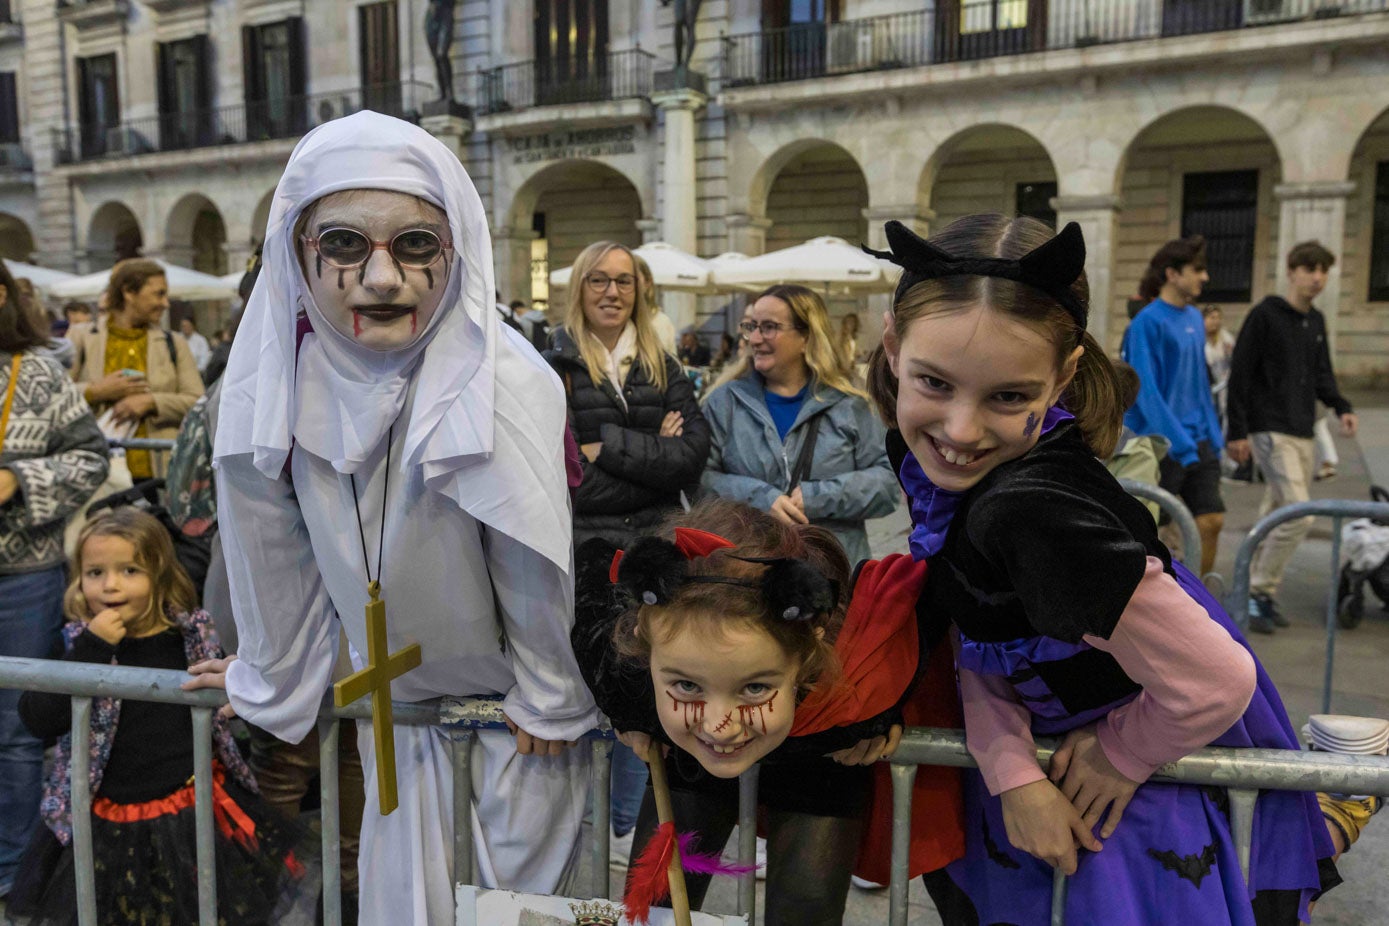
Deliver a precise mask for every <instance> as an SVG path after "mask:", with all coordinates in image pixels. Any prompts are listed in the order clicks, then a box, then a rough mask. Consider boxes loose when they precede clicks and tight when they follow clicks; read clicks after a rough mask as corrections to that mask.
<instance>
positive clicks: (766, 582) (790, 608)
mask: <svg viewBox="0 0 1389 926" xmlns="http://www.w3.org/2000/svg"><path fill="white" fill-rule="evenodd" d="M735 546H736V545H735V544H734V543H733V542H732V541H730V540H727V539H725V538H723V537H720V536H719V535H718V534H711V533H709V532H708V531H701V530H694V529H692V528H687V527H677V528H676V529H675V542H674V543H671V542H670V541H669V540H663V539H661V538H660V537H643V538H642V539H640V540H638V541H637V542H636V543H634V544H632V548H631V549H630V550H627V551H622V550H618V551H617V554H616V555H615V556H613V561H612V566H611V567H609V569H608V579H609V581H611V582H612V583H613V584H615V585H618V586H620V587H622V588H624V589H626V590H627V592H629V593H630V594H631V595H632V597H633V598H635V599H636V600H637V601H640V602H642V603H643V604H665V603H666V602H668V601H670V599H671V598H673V597H674V596H675V593H676V592H677V591H678V590H679V588H680V586H682V585H684V584H686V583H688V582H709V583H717V584H720V585H739V586H742V587H744V588H751V589H756V590H758V591H760V592H761V593H762V599H763V601H765V602H766V603H767V608H768V610H769V611H770V612H771V613H772V614H773V615H775V616H777V617H779V618H781V619H782V620H787V621H808V620H810V619H812V618H814V617H816V616H817V615H820V614H824V613H826V612H829V611H833V610H834V607H835V605H836V604H837V603H838V601H839V586H838V583H837V582H834V581H831V580H830V579H827V578H826V577H825V576H824V574H823V573H821V572H820V570H818V569H816V568H815V567H814V566H811V565H810V564H809V563H807V562H806V561H805V560H800V559H793V558H791V557H787V556H781V557H767V556H736V557H734V558H735V559H740V560H742V561H743V562H747V563H757V564H758V565H762V566H766V567H767V568H766V570H765V571H764V572H763V573H762V577H761V578H760V579H737V578H734V577H732V576H707V575H705V576H699V575H697V576H692V575H690V574H689V572H690V568H689V564H690V560H692V559H698V558H700V557H704V556H708V555H709V554H711V553H713V552H714V551H715V550H722V549H732V548H734V547H735Z"/></svg>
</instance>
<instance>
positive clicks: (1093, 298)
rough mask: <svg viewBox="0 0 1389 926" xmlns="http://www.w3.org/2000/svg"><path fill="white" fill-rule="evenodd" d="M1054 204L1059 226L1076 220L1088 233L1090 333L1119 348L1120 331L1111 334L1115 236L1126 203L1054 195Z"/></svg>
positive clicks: (1110, 347) (1105, 345)
mask: <svg viewBox="0 0 1389 926" xmlns="http://www.w3.org/2000/svg"><path fill="white" fill-rule="evenodd" d="M1051 207H1052V208H1053V209H1055V210H1056V227H1057V228H1058V229H1060V228H1065V227H1066V223H1068V222H1076V223H1078V224H1079V225H1080V230H1081V231H1082V232H1083V233H1084V234H1085V276H1086V278H1087V280H1088V281H1089V283H1090V326H1089V327H1090V334H1091V335H1093V336H1094V338H1095V340H1096V341H1099V342H1100V346H1101V347H1103V348H1104V349H1105V350H1107V351H1110V352H1113V351H1116V350H1118V347H1119V338H1118V335H1120V334H1122V332H1120V331H1116V332H1113V335H1114V336H1113V337H1111V332H1110V324H1109V323H1110V319H1111V317H1112V316H1113V314H1114V238H1115V232H1116V230H1117V228H1118V224H1119V223H1118V221H1117V215H1118V212H1119V210H1120V209H1121V208H1123V206H1122V204H1121V203H1120V201H1119V197H1117V196H1113V195H1109V194H1101V195H1098V196H1054V197H1052V200H1051Z"/></svg>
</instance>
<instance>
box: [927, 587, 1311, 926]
mask: <svg viewBox="0 0 1389 926" xmlns="http://www.w3.org/2000/svg"><path fill="white" fill-rule="evenodd" d="M1173 569H1174V571H1175V573H1176V578H1177V582H1178V584H1180V585H1181V587H1182V589H1183V590H1185V591H1186V593H1187V594H1188V595H1190V596H1191V598H1192V599H1193V600H1195V601H1196V602H1197V603H1198V604H1200V605H1201V606H1202V607H1204V608H1205V609H1206V611H1207V612H1208V613H1209V614H1210V616H1211V619H1212V620H1214V621H1216V622H1217V623H1218V624H1220V625H1221V626H1222V627H1224V628H1225V629H1226V630H1227V631H1229V633H1230V636H1231V637H1233V638H1234V639H1235V640H1236V641H1237V642H1238V643H1239V644H1240V645H1241V646H1244V647H1245V648H1246V649H1248V643H1247V642H1245V639H1244V637H1243V635H1242V634H1241V633H1240V632H1239V629H1238V628H1237V627H1236V626H1235V624H1234V622H1233V621H1231V620H1230V618H1229V616H1228V615H1226V613H1225V611H1224V609H1223V608H1222V607H1221V606H1220V604H1219V603H1218V602H1217V601H1216V600H1215V599H1214V598H1213V597H1211V595H1210V593H1209V592H1207V591H1206V589H1205V586H1203V585H1202V584H1201V582H1200V581H1199V580H1198V579H1197V578H1196V577H1195V576H1194V575H1192V574H1191V572H1190V571H1188V570H1187V569H1186V568H1185V567H1183V566H1182V565H1181V564H1173ZM1083 648H1086V647H1085V644H1083V643H1081V644H1076V645H1072V644H1066V643H1061V642H1060V641H1056V640H1050V639H1047V638H1037V639H1033V640H1018V641H1010V642H1008V643H1001V644H991V643H990V644H983V643H978V642H975V641H965V642H964V645H963V647H962V650H961V654H960V664H961V665H962V666H965V667H966V668H970V669H972V670H974V671H976V672H982V673H985V674H994V675H1005V676H1008V675H1014V674H1017V673H1019V672H1020V670H1025V669H1026V668H1028V666H1030V665H1035V664H1036V662H1037V661H1039V660H1041V661H1046V660H1047V659H1048V658H1051V659H1057V658H1064V657H1065V656H1068V655H1072V654H1074V653H1075V652H1076V651H1077V650H1078V649H1083ZM1251 655H1252V653H1251ZM1255 665H1256V667H1257V671H1258V684H1257V687H1256V689H1255V692H1254V697H1253V699H1252V701H1251V702H1250V704H1249V707H1248V708H1247V709H1246V710H1245V712H1244V716H1243V717H1242V718H1241V719H1240V720H1239V721H1238V722H1237V723H1236V724H1235V725H1234V726H1232V727H1231V728H1230V729H1229V730H1227V731H1226V732H1225V733H1224V734H1223V735H1221V736H1220V737H1218V738H1217V739H1216V740H1214V741H1213V742H1212V743H1211V744H1210V745H1212V746H1228V747H1236V748H1238V747H1258V748H1265V749H1292V750H1297V749H1299V748H1300V746H1299V744H1298V741H1297V737H1296V735H1295V734H1294V732H1293V727H1292V724H1291V723H1290V722H1289V720H1288V715H1287V711H1286V710H1284V708H1283V702H1282V699H1281V698H1279V696H1278V691H1277V690H1276V689H1275V688H1274V686H1273V682H1272V681H1271V680H1270V679H1269V677H1268V673H1266V672H1265V671H1264V668H1263V666H1262V665H1260V664H1259V662H1258V659H1257V658H1256V659H1255ZM1021 675H1022V676H1024V677H1026V676H1030V675H1032V673H1029V672H1025V671H1022V672H1021ZM1027 684H1029V685H1032V686H1035V685H1036V684H1038V681H1037V680H1036V679H1035V678H1034V679H1032V680H1031V681H1029V682H1028V683H1027ZM1025 694H1026V695H1027V700H1026V701H1025V702H1024V703H1026V704H1027V705H1028V706H1029V708H1031V709H1032V710H1033V711H1034V721H1035V722H1034V732H1036V733H1039V734H1042V733H1045V734H1056V733H1061V732H1064V731H1065V730H1068V729H1074V728H1076V727H1079V726H1083V725H1085V724H1086V723H1090V722H1092V721H1093V720H1094V719H1095V715H1094V714H1095V712H1087V713H1086V714H1085V715H1084V716H1075V717H1069V718H1068V717H1066V716H1064V710H1060V711H1059V710H1058V709H1059V706H1060V705H1059V701H1058V700H1056V699H1054V698H1052V699H1048V698H1046V696H1045V694H1044V693H1042V692H1039V691H1032V690H1029V691H1028V692H1025ZM1108 709H1112V707H1111V708H1108ZM1225 805H1226V800H1225V794H1224V792H1223V789H1219V788H1210V787H1203V786H1199V785H1184V784H1164V783H1157V782H1154V783H1149V784H1145V785H1142V786H1140V787H1139V788H1138V790H1137V791H1136V792H1135V793H1134V796H1133V799H1132V801H1131V802H1130V803H1129V805H1128V807H1127V808H1126V809H1125V811H1124V819H1123V820H1122V822H1120V824H1119V827H1118V829H1116V830H1115V831H1114V834H1113V835H1112V836H1110V837H1109V838H1108V839H1107V840H1104V843H1105V847H1104V851H1102V852H1096V853H1092V852H1086V851H1082V852H1081V853H1080V861H1079V866H1078V868H1077V870H1076V873H1075V875H1074V876H1072V877H1071V878H1070V883H1069V887H1068V890H1067V895H1066V923H1067V924H1068V926H1081V924H1090V923H1094V924H1100V923H1103V924H1105V926H1148V924H1154V923H1184V924H1185V923H1189V924H1193V926H1194V924H1198V923H1199V924H1201V926H1223V924H1229V926H1267V924H1268V923H1269V922H1274V921H1280V922H1291V921H1292V920H1294V919H1302V920H1304V921H1306V919H1307V903H1308V901H1309V900H1312V899H1314V898H1315V897H1316V896H1317V895H1318V894H1319V893H1321V892H1322V891H1323V890H1327V889H1330V888H1331V887H1332V886H1334V884H1333V883H1324V882H1334V881H1335V880H1337V879H1336V876H1335V874H1334V867H1331V866H1330V864H1329V861H1326V862H1324V861H1322V860H1329V859H1330V857H1331V855H1332V846H1331V840H1330V837H1329V836H1328V835H1327V832H1326V825H1325V823H1324V822H1323V821H1322V816H1321V811H1320V809H1319V808H1318V806H1317V800H1316V795H1315V794H1311V793H1307V792H1300V791H1265V792H1263V793H1262V794H1261V795H1260V796H1259V799H1258V803H1257V804H1256V805H1255V811H1254V834H1253V846H1252V851H1251V854H1250V879H1249V884H1248V885H1247V886H1246V884H1245V881H1244V877H1243V876H1242V875H1241V873H1240V867H1239V858H1238V856H1237V855H1236V853H1235V842H1234V837H1233V835H1232V833H1231V828H1230V821H1229V817H1228V811H1227V808H1226V806H1225ZM965 818H966V820H965V844H966V848H965V857H964V858H963V859H961V860H960V861H958V862H955V863H954V864H952V865H950V866H949V867H948V868H947V869H946V873H947V875H948V877H949V881H950V882H952V884H951V885H949V887H950V890H951V891H953V892H956V893H957V894H958V893H962V894H963V895H964V898H967V900H968V903H967V904H965V906H966V907H968V906H972V907H973V912H974V914H975V915H976V916H977V919H976V920H973V921H974V922H977V923H980V924H994V923H998V924H1016V926H1046V924H1048V923H1050V921H1051V919H1050V917H1051V895H1052V868H1051V866H1050V865H1047V864H1046V863H1044V862H1041V861H1038V860H1037V859H1035V858H1033V857H1032V856H1030V855H1028V854H1027V853H1025V852H1021V851H1019V850H1017V849H1014V848H1013V847H1012V845H1010V844H1009V842H1008V834H1007V831H1006V830H1005V828H1004V825H1003V815H1002V808H1001V804H1000V802H999V800H998V798H995V797H991V796H990V795H989V793H988V790H987V789H986V788H985V787H984V783H983V779H982V778H981V777H980V776H979V773H978V772H977V771H974V772H970V773H969V774H967V775H966V778H965ZM1095 829H1096V833H1097V834H1098V831H1099V826H1096V828H1095ZM1323 872H1325V875H1324V874H1323ZM938 886H939V885H938ZM957 889H958V890H957ZM932 893H933V894H936V893H937V891H936V890H935V889H933V891H932ZM1256 895H1262V896H1256ZM962 899H963V898H962ZM952 906H958V905H957V904H952ZM1275 911H1277V912H1276V913H1275ZM969 920H970V917H969V916H968V915H965V916H964V917H962V919H961V920H960V921H969ZM946 921H947V922H955V919H954V918H953V917H949V916H947V918H946Z"/></svg>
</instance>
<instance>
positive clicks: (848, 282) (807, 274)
mask: <svg viewBox="0 0 1389 926" xmlns="http://www.w3.org/2000/svg"><path fill="white" fill-rule="evenodd" d="M713 277H714V283H715V284H716V285H718V286H729V287H737V286H772V285H774V284H776V283H801V284H804V285H806V286H813V287H816V288H819V289H824V290H826V291H830V292H885V291H887V290H889V289H891V288H892V287H893V285H894V283H895V278H889V276H888V274H887V273H886V272H885V271H884V262H883V261H879V260H878V259H877V258H875V257H873V256H871V255H869V254H865V253H864V252H863V250H862V249H861V248H859V247H856V246H855V245H852V244H849V243H848V242H847V241H845V240H844V239H843V238H833V237H829V236H826V237H823V238H812V239H810V240H809V241H807V242H805V243H804V244H798V245H795V246H794V247H789V248H782V249H781V250H780V251H771V252H769V253H767V254H761V255H758V256H757V257H748V258H745V259H743V260H732V259H730V260H726V261H723V262H721V263H719V264H718V265H716V266H715V267H714V273H713Z"/></svg>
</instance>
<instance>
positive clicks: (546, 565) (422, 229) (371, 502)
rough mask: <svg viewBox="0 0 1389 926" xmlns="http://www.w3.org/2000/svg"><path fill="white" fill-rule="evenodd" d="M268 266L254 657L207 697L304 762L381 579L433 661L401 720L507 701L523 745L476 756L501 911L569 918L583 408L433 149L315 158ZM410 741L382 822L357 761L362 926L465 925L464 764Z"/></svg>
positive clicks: (412, 140)
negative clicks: (529, 905) (497, 300)
mask: <svg viewBox="0 0 1389 926" xmlns="http://www.w3.org/2000/svg"><path fill="white" fill-rule="evenodd" d="M263 256H264V266H263V269H262V271H261V276H260V279H259V281H258V282H257V284H256V288H255V291H254V292H253V293H252V295H251V298H250V301H249V304H248V305H247V308H246V313H245V317H244V319H243V320H242V323H241V328H240V330H239V332H238V335H237V339H236V345H235V347H234V348H233V350H232V354H231V360H230V362H229V363H228V365H227V371H226V374H225V376H224V378H223V384H224V385H223V387H222V406H221V415H220V420H219V422H218V427H217V435H216V439H215V454H214V455H215V460H216V466H217V492H218V520H219V522H220V524H221V536H222V539H223V544H224V547H225V555H226V560H227V565H228V574H229V579H230V585H231V591H232V598H233V609H234V611H235V617H236V624H237V629H238V632H239V634H240V652H239V659H237V660H235V661H232V662H230V663H229V664H227V665H226V666H225V667H222V666H217V667H207V670H206V671H207V672H208V674H211V675H213V676H217V675H218V674H220V673H219V670H221V669H223V668H224V669H225V686H226V689H227V693H228V695H229V697H230V701H231V705H232V707H233V708H235V710H236V712H237V713H238V714H240V715H241V716H242V717H245V718H246V719H247V720H249V721H250V722H252V723H254V724H256V725H258V726H260V727H263V728H265V729H266V730H269V731H270V732H271V733H274V734H275V735H276V736H279V737H281V738H282V739H285V740H288V741H291V742H297V741H299V740H300V739H302V738H303V737H304V735H305V734H306V733H307V732H308V730H309V729H310V727H311V726H313V724H314V720H315V717H316V715H317V712H318V708H319V704H320V701H321V700H322V698H323V694H324V691H325V690H326V689H327V687H328V685H329V681H330V676H331V673H332V670H333V663H334V657H335V655H336V651H337V640H338V621H339V620H340V621H341V625H342V627H343V629H344V630H345V631H346V633H347V638H348V640H349V642H350V643H351V644H352V648H353V659H354V662H355V663H356V665H357V666H358V667H359V668H360V667H361V665H362V664H363V658H362V654H365V653H366V652H367V642H366V633H365V620H364V617H363V609H364V606H365V605H366V603H367V600H368V596H367V581H368V580H367V574H368V572H369V573H370V574H371V575H372V576H373V577H376V576H377V574H378V573H377V570H378V568H379V570H380V573H379V578H380V580H381V587H382V597H383V599H384V600H385V602H386V616H387V625H388V627H389V629H390V650H391V652H395V651H396V650H398V649H400V648H401V647H403V646H406V645H408V644H410V643H416V642H417V643H419V644H420V646H421V647H422V650H423V664H422V665H420V666H419V668H417V669H414V670H413V671H411V672H409V673H407V674H405V675H404V676H402V677H400V678H398V679H396V680H395V682H394V683H393V686H392V689H393V691H392V694H393V696H394V697H395V698H396V699H398V700H407V701H411V700H420V699H425V698H432V697H436V696H440V695H501V696H503V697H504V701H503V704H504V709H505V713H506V716H507V718H508V719H509V721H510V722H511V724H512V725H513V726H514V728H515V738H514V739H513V738H512V737H511V736H508V735H506V734H505V733H497V734H486V733H484V734H483V735H482V736H481V737H480V738H479V746H478V747H477V752H476V753H475V755H474V764H473V788H474V795H475V801H476V807H475V817H474V835H475V839H476V840H477V843H476V844H477V858H478V863H479V870H480V872H481V876H482V881H483V883H484V885H485V886H500V887H505V888H509V889H514V890H524V891H535V892H540V893H554V892H556V890H557V889H561V888H562V887H564V886H565V880H566V877H567V875H568V874H569V872H570V870H571V868H572V864H573V861H574V859H575V858H576V856H577V848H578V835H579V826H580V818H581V816H582V813H583V805H584V798H585V794H586V791H587V783H588V777H587V776H588V765H587V762H586V759H585V753H586V750H577V749H570V748H566V747H567V745H568V743H570V742H572V741H573V740H576V739H578V738H579V737H580V736H581V735H582V734H583V733H584V732H585V731H587V730H589V729H591V728H592V727H593V726H594V725H595V723H596V722H597V720H598V713H597V709H596V708H595V706H594V703H593V700H592V697H591V696H590V694H589V692H588V690H587V689H586V688H585V686H584V683H583V680H582V679H581V677H580V675H579V670H578V667H577V665H576V664H575V662H574V658H573V652H572V649H571V647H570V644H569V631H570V627H571V624H572V620H573V581H572V577H571V574H570V571H571V564H572V550H571V539H570V538H571V536H572V530H571V525H570V510H569V498H568V490H567V484H566V481H565V469H564V432H565V427H566V423H565V401H564V389H563V387H562V385H561V384H560V382H559V380H558V378H557V377H556V376H555V374H554V373H552V372H551V371H550V369H549V367H548V366H547V365H546V364H545V362H544V361H543V360H542V359H541V358H540V356H539V355H538V354H536V353H535V351H534V350H532V349H531V348H530V346H529V345H528V344H527V343H525V341H524V339H523V338H522V337H521V336H520V335H519V334H517V333H515V332H514V331H512V330H511V329H509V328H508V327H506V326H504V325H501V324H499V323H498V318H497V314H496V312H495V310H494V309H493V307H492V302H493V293H494V285H493V273H492V248H491V242H490V240H489V238H488V229H487V219H486V215H485V213H484V211H483V208H482V203H481V201H480V200H479V199H478V195H477V192H476V190H475V189H474V187H473V184H472V182H471V181H470V180H469V178H468V176H467V174H466V173H465V172H464V170H463V167H462V165H461V164H459V162H458V159H457V157H455V156H454V155H453V154H451V153H450V152H449V151H448V149H446V148H445V147H444V146H443V145H442V144H441V143H440V142H438V141H437V140H436V139H434V138H433V137H432V136H431V135H429V134H428V133H427V132H425V131H423V130H421V129H419V128H417V127H416V126H413V125H410V124H408V123H406V122H402V121H400V120H397V119H392V118H390V117H387V116H383V115H379V114H377V113H371V112H363V113H358V114H357V115H353V116H348V117H346V118H343V119H339V120H336V121H334V122H329V123H327V124H326V125H324V126H322V127H320V128H318V129H316V130H314V131H313V132H310V133H309V134H308V135H307V136H305V137H304V139H303V140H302V141H300V143H299V145H298V146H297V147H296V148H295V149H294V153H293V154H292V155H291V156H290V159H289V164H288V165H287V167H286V168H285V173H284V176H283V178H282V179H281V180H280V184H279V186H278V187H277V188H276V190H275V198H274V202H273V204H272V206H271V210H270V221H269V225H268V227H267V229H266V237H265V246H264V252H263ZM300 313H302V314H304V315H306V316H307V322H304V321H302V320H299V321H297V320H296V316H298V315H300ZM308 325H311V326H312V331H311V332H309V333H307V334H304V329H305V328H306V327H307V326H308ZM296 330H298V334H296ZM299 337H302V343H300V342H299V340H298V339H299ZM388 472H389V480H388V479H387V475H388ZM378 547H379V548H380V549H378ZM364 548H365V549H364ZM378 563H379V566H378ZM212 683H213V684H216V681H215V680H213V681H212ZM395 737H396V762H397V767H398V781H399V793H400V806H399V809H397V810H396V811H395V812H394V813H392V814H390V815H388V816H384V817H383V816H381V815H380V813H379V805H378V802H377V786H376V760H375V757H374V756H373V754H372V748H371V744H372V737H371V736H370V735H369V733H368V731H367V728H366V727H365V726H364V727H363V729H362V731H361V732H360V733H359V737H358V743H360V744H361V751H362V764H363V767H364V770H365V775H366V792H367V807H366V814H365V818H364V823H363V829H362V843H361V855H360V860H359V865H358V868H359V872H360V883H361V922H362V923H364V924H385V923H451V922H453V920H454V911H453V885H452V879H451V877H450V871H451V865H452V855H453V845H452V816H453V813H452V811H453V808H452V795H453V785H452V770H451V765H450V762H449V742H448V739H447V738H446V736H445V734H444V732H443V731H442V730H440V729H437V728H431V727H412V726H404V725H399V726H397V727H396V728H395Z"/></svg>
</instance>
